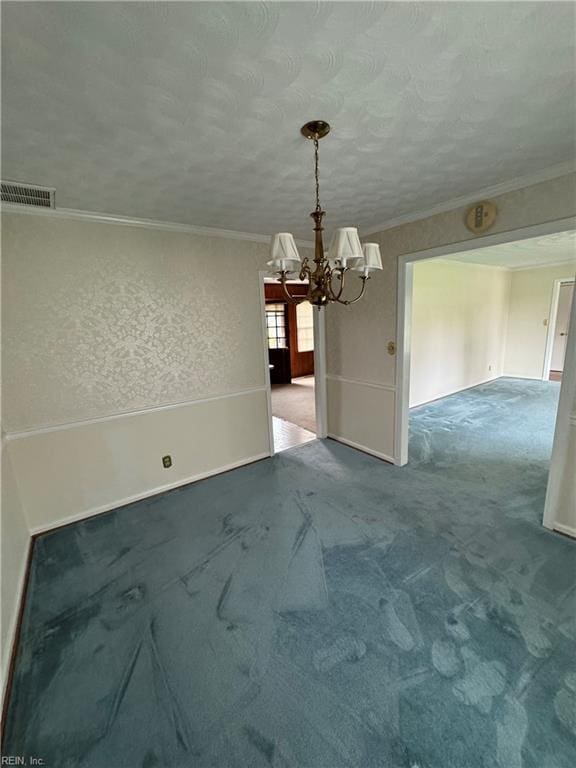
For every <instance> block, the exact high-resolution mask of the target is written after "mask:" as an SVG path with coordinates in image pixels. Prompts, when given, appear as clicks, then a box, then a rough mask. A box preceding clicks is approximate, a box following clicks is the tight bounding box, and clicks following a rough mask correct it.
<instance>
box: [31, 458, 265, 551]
mask: <svg viewBox="0 0 576 768" xmlns="http://www.w3.org/2000/svg"><path fill="white" fill-rule="evenodd" d="M270 456H271V453H270V452H269V451H266V452H264V453H258V454H255V455H254V456H247V457H246V458H243V459H240V460H239V461H234V462H232V463H231V464H225V465H223V466H219V467H215V468H214V469H209V470H207V471H205V472H199V473H198V474H196V475H191V476H189V477H184V478H182V479H180V480H176V481H175V482H173V483H166V484H165V485H157V486H155V487H154V488H149V489H148V490H146V491H143V492H142V493H135V494H133V495H131V496H125V497H124V498H122V499H116V500H115V501H111V502H108V503H106V504H102V505H100V506H98V507H91V508H90V509H86V510H84V511H83V512H78V513H77V514H75V515H68V516H67V517H62V518H60V519H58V520H53V521H52V522H50V523H49V524H48V525H39V526H36V527H34V528H32V530H31V534H32V536H39V535H40V534H42V533H49V532H51V531H54V530H56V529H57V528H62V527H63V526H66V525H71V524H72V523H78V522H80V521H81V520H86V519H87V518H89V517H94V516H96V515H101V514H103V513H104V512H111V511H112V510H114V509H119V508H120V507H125V506H127V505H128V504H133V503H134V502H135V501H141V500H142V499H148V498H150V497H151V496H157V495H158V494H160V493H165V492H166V491H172V490H174V489H175V488H180V487H182V486H183V485H190V484H191V483H196V482H198V481H199V480H205V479H206V478H208V477H213V476H214V475H221V474H223V473H224V472H230V471H231V470H233V469H239V468H240V467H244V466H246V465H248V464H254V463H255V462H256V461H261V460H262V459H268V458H270Z"/></svg>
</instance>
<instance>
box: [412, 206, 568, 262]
mask: <svg viewBox="0 0 576 768" xmlns="http://www.w3.org/2000/svg"><path fill="white" fill-rule="evenodd" d="M573 229H576V216H568V218H566V219H556V220H555V221H545V222H544V223H542V224H535V225H533V226H531V227H522V228H521V229H509V230H506V231H505V232H496V233H495V234H493V235H485V236H484V237H472V238H467V239H466V240H459V241H458V242H456V243H448V244H446V245H438V246H435V247H434V248H427V249H425V250H423V251H414V253H403V254H400V255H399V256H398V265H399V266H400V265H401V264H406V263H408V262H415V261H424V260H426V259H436V258H439V257H441V256H446V255H447V254H451V253H466V251H477V250H478V251H479V250H480V249H481V248H490V247H492V246H494V245H503V244H504V243H515V242H518V241H520V240H530V239H531V238H533V237H545V236H546V235H555V234H557V233H558V232H569V231H571V230H573ZM448 261H450V259H448Z"/></svg>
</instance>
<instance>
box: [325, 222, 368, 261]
mask: <svg viewBox="0 0 576 768" xmlns="http://www.w3.org/2000/svg"><path fill="white" fill-rule="evenodd" d="M363 261H364V254H363V252H362V243H361V242H360V238H359V237H358V230H357V229H356V227H340V229H337V230H335V232H334V234H333V235H332V241H331V242H330V248H329V249H328V263H329V264H330V266H331V267H332V268H334V267H336V268H339V267H342V268H343V269H346V267H354V266H361V265H362V263H363Z"/></svg>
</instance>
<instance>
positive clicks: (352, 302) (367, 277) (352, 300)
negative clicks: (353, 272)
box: [336, 275, 370, 306]
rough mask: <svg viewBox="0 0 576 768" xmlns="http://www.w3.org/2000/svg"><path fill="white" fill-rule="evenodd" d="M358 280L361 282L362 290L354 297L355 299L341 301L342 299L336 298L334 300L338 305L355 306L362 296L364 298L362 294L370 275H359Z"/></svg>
mask: <svg viewBox="0 0 576 768" xmlns="http://www.w3.org/2000/svg"><path fill="white" fill-rule="evenodd" d="M360 280H362V290H361V291H360V293H359V294H358V296H356V298H354V299H347V300H346V301H343V300H342V299H339V298H338V299H336V301H337V302H338V304H345V305H346V306H349V305H350V304H356V302H357V301H360V299H361V298H362V296H364V293H365V291H366V281H367V280H370V275H360Z"/></svg>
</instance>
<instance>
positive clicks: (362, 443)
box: [326, 374, 396, 463]
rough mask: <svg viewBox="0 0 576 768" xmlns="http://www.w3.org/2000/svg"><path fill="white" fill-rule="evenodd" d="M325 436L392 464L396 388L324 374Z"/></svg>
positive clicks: (389, 385) (390, 385)
mask: <svg viewBox="0 0 576 768" xmlns="http://www.w3.org/2000/svg"><path fill="white" fill-rule="evenodd" d="M326 384H327V389H328V437H331V438H332V439H333V440H339V441H340V442H342V443H345V444H346V445H350V446H352V447H353V448H358V449H359V450H361V451H365V452H366V453H370V454H371V455H373V456H377V457H378V458H380V459H384V460H385V461H390V462H392V463H394V412H395V395H396V388H395V387H394V385H392V384H378V383H375V382H371V381H360V380H358V379H348V378H344V377H342V376H334V375H330V374H329V375H328V376H327V377H326Z"/></svg>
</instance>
